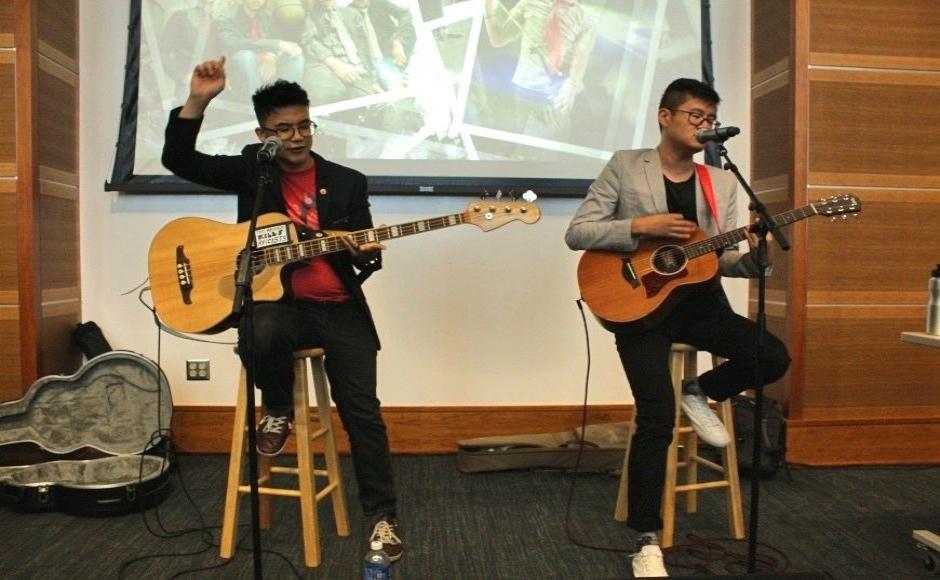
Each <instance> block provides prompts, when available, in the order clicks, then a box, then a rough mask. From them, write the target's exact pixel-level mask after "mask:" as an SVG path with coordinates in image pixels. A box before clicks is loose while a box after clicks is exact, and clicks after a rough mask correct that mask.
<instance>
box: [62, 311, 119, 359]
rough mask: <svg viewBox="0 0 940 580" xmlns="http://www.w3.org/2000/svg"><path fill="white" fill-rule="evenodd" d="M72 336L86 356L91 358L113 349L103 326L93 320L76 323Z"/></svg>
mask: <svg viewBox="0 0 940 580" xmlns="http://www.w3.org/2000/svg"><path fill="white" fill-rule="evenodd" d="M72 338H73V339H74V340H75V344H77V345H78V348H79V349H80V350H81V351H82V354H83V355H85V358H87V359H89V360H91V359H93V358H95V357H96V356H98V355H99V354H104V353H106V352H110V351H111V350H112V348H111V345H110V344H109V343H108V339H106V338H105V337H104V333H103V332H101V328H100V327H99V326H98V325H97V324H96V323H95V322H94V321H92V320H90V321H88V322H83V323H81V324H78V325H76V326H75V330H73V331H72Z"/></svg>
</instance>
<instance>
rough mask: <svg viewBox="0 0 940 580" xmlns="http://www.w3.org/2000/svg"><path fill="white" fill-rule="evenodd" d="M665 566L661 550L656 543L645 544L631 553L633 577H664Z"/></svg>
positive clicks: (665, 574) (667, 574)
mask: <svg viewBox="0 0 940 580" xmlns="http://www.w3.org/2000/svg"><path fill="white" fill-rule="evenodd" d="M667 576H669V573H668V572H666V566H665V565H664V564H663V552H662V550H660V549H659V546H657V545H656V544H646V545H645V546H643V547H642V548H640V551H639V552H637V553H636V554H634V555H633V577H634V578H666V577H667Z"/></svg>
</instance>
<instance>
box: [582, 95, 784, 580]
mask: <svg viewBox="0 0 940 580" xmlns="http://www.w3.org/2000/svg"><path fill="white" fill-rule="evenodd" d="M719 101H720V98H719V96H718V94H717V93H716V92H715V91H714V90H713V89H712V88H711V87H709V86H708V85H706V84H704V83H702V82H700V81H697V80H693V79H677V80H675V81H673V82H672V83H670V85H669V86H668V87H667V88H666V90H665V92H664V93H663V96H662V99H661V100H660V104H659V111H658V112H657V119H658V121H659V126H660V142H659V146H658V147H656V148H655V149H638V150H633V151H618V152H616V153H615V154H614V156H613V157H612V158H611V160H610V162H608V164H607V166H606V167H605V168H604V170H603V171H602V172H601V174H600V175H599V176H598V178H597V179H596V180H595V181H594V183H593V184H592V185H591V187H590V188H589V189H588V193H587V196H586V197H585V199H584V201H583V202H582V203H581V206H580V207H579V208H578V210H577V212H576V213H575V215H574V218H573V219H572V220H571V224H570V225H569V226H568V230H567V232H566V233H565V241H566V242H567V244H568V247H570V248H571V249H572V250H613V251H620V252H632V251H634V250H636V249H637V247H638V245H639V243H640V241H641V240H642V239H643V238H650V237H651V238H669V239H672V240H673V241H674V243H676V244H682V243H683V242H685V241H688V240H689V239H690V238H691V236H692V234H693V233H695V232H696V231H697V230H698V229H701V230H703V231H704V232H705V234H706V235H707V236H714V235H718V234H720V233H722V232H727V231H730V230H733V229H735V228H736V227H737V219H736V215H737V195H736V183H735V180H734V177H733V176H731V175H730V174H728V173H725V172H723V171H720V170H718V169H716V168H713V167H708V168H705V167H704V166H700V167H699V168H698V169H697V168H696V164H695V163H694V162H693V159H692V156H693V155H694V154H695V153H698V152H699V151H701V150H702V149H703V145H702V144H701V143H699V141H698V140H697V139H696V133H697V132H698V131H699V130H700V129H703V128H714V127H716V126H717V125H718V122H717V120H716V113H717V110H718V102H719ZM700 172H707V174H706V175H707V179H700V175H701V174H700ZM702 181H706V182H708V181H710V182H711V187H710V188H709V186H708V183H705V184H704V187H703V183H702ZM708 189H711V190H712V191H713V193H712V196H711V197H712V198H713V200H714V205H713V206H712V204H711V203H710V202H709V200H708V197H709V196H708V195H707V191H708ZM748 242H749V244H750V245H751V247H752V248H753V247H754V246H755V245H756V242H757V240H756V237H754V236H750V235H749V236H748ZM718 265H719V272H720V273H721V274H722V275H724V276H733V277H753V276H756V275H757V274H758V273H759V269H758V264H757V260H756V252H753V253H752V252H748V253H743V254H742V253H740V252H739V251H738V250H737V248H726V249H724V250H723V251H721V252H720V256H719V261H718ZM615 336H616V342H617V351H618V353H619V354H620V360H621V362H622V363H623V368H624V371H626V375H627V379H628V380H629V382H630V389H631V390H632V392H633V398H634V402H635V420H636V432H635V433H634V435H633V444H632V446H631V449H630V459H629V461H630V465H629V468H630V486H629V492H628V493H629V498H628V502H629V506H630V509H629V514H630V515H629V519H628V521H627V524H628V525H629V526H630V527H631V528H632V529H634V530H636V531H637V532H639V533H640V536H639V538H638V540H637V546H636V554H635V555H634V557H633V572H634V576H636V577H651V576H666V575H667V572H666V569H665V566H664V565H663V558H662V552H661V551H660V549H659V546H658V538H657V532H658V531H659V530H660V529H662V526H663V522H662V518H661V516H660V507H661V504H662V493H663V484H664V479H665V471H666V453H667V450H668V448H669V444H670V442H671V441H672V430H673V423H674V421H675V411H674V409H675V401H674V396H673V389H672V381H671V378H670V375H669V363H668V361H669V349H670V347H671V345H672V343H675V342H681V343H686V344H690V345H692V346H695V347H697V348H699V349H701V350H707V351H709V352H711V353H713V354H716V355H718V356H721V357H724V358H726V359H727V362H725V363H723V364H721V365H719V366H718V367H716V368H714V369H712V370H709V371H708V372H706V373H704V374H702V375H701V376H699V377H698V378H697V379H692V380H688V381H686V382H685V383H684V384H683V393H682V401H681V405H682V409H683V411H684V412H685V414H686V415H687V416H688V417H689V420H690V421H691V423H692V425H693V427H694V428H695V430H696V432H697V433H698V435H699V436H700V437H701V438H702V440H704V441H705V442H707V443H709V444H712V445H715V446H719V447H721V446H724V445H727V443H728V432H727V430H726V429H725V428H724V425H722V424H721V422H720V421H719V420H718V418H717V417H716V416H715V415H714V413H712V411H711V409H710V408H709V407H708V402H707V398H706V397H711V398H712V399H714V400H716V401H722V400H725V399H727V398H729V397H731V396H733V395H736V394H738V393H740V392H741V391H743V390H745V389H748V388H751V387H752V386H753V385H752V382H753V378H754V364H753V362H754V347H755V345H756V343H757V326H756V324H755V323H754V322H753V321H751V320H749V319H747V318H745V317H743V316H740V315H738V314H735V313H734V312H733V311H732V310H731V306H730V304H729V303H728V300H727V298H726V297H725V295H724V292H723V291H722V290H721V288H720V287H717V288H715V287H712V286H708V285H702V287H701V290H700V291H698V292H694V293H691V294H689V295H686V296H684V297H683V298H682V299H681V300H680V301H679V302H678V303H676V304H675V305H674V307H673V308H672V310H670V311H669V312H668V314H666V315H665V318H664V319H663V320H662V321H660V322H657V323H656V324H655V325H653V326H652V327H648V328H645V329H643V330H640V331H633V332H626V331H618V332H615ZM765 340H766V344H765V347H764V351H763V367H764V379H765V381H766V382H768V383H769V382H773V381H776V380H778V379H779V378H780V377H782V376H783V374H784V373H785V372H786V370H787V367H788V366H789V363H790V357H789V355H788V353H787V348H786V346H785V345H784V344H783V343H782V342H781V341H780V340H779V339H777V338H776V337H775V336H773V335H770V334H767V335H766V339H765Z"/></svg>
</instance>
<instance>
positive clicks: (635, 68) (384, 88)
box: [107, 0, 708, 195]
mask: <svg viewBox="0 0 940 580" xmlns="http://www.w3.org/2000/svg"><path fill="white" fill-rule="evenodd" d="M331 5H332V6H331ZM559 5H560V7H559ZM701 19H702V8H701V0H498V1H494V0H462V1H461V0H335V1H333V0H135V1H134V2H133V4H132V8H131V22H130V26H129V43H128V66H127V80H126V82H125V88H124V91H125V92H124V95H125V96H124V105H123V111H122V123H121V129H120V131H121V132H120V135H119V142H118V149H117V154H116V158H115V165H114V170H113V173H112V179H111V181H110V182H109V183H108V184H107V189H109V190H118V191H126V192H159V191H163V192H197V191H206V190H203V189H202V188H199V187H198V186H194V185H193V184H190V183H188V182H185V181H183V180H180V179H178V178H176V177H174V176H171V175H168V172H167V171H166V169H164V168H163V167H162V165H161V164H160V152H161V148H162V145H163V128H164V125H165V123H166V119H167V115H168V113H169V111H170V109H172V108H173V107H176V106H179V105H181V104H182V103H183V101H184V100H185V98H186V95H187V91H188V77H189V75H190V72H191V71H192V69H193V66H194V65H195V64H196V63H198V62H200V61H202V60H204V59H208V58H218V57H220V56H222V55H225V57H226V59H227V65H226V71H227V78H228V85H227V88H226V90H225V91H223V93H221V94H220V95H219V96H218V97H217V98H216V99H215V100H214V101H213V102H212V104H211V106H210V108H209V109H208V110H207V112H206V116H205V121H204V123H203V126H202V131H201V133H200V135H199V142H198V148H199V149H200V150H201V151H203V152H206V153H215V154H234V153H237V152H238V151H240V150H241V148H242V147H243V146H244V145H246V144H248V143H251V142H254V141H256V140H257V137H256V136H255V133H254V129H255V127H257V126H258V121H257V120H256V119H255V117H254V114H253V112H252V110H251V99H250V96H251V93H252V92H253V91H254V90H256V89H257V88H258V86H260V85H262V84H265V83H266V82H270V81H271V80H274V79H276V78H286V79H289V80H295V81H297V82H299V83H300V84H301V85H302V86H304V88H306V89H307V91H308V93H309V95H310V98H311V109H310V113H311V118H312V119H313V120H314V121H315V122H316V123H317V125H318V129H317V135H316V136H315V137H314V149H315V150H316V151H318V152H319V153H320V154H322V155H324V156H326V157H327V158H329V159H332V160H333V161H336V162H339V163H342V164H345V165H348V166H350V167H354V168H355V169H358V170H360V171H362V172H364V173H365V174H366V175H368V176H369V178H370V187H371V189H372V190H373V192H375V193H383V192H385V193H429V194H430V193H439V194H450V193H455V194H456V193H460V194H462V193H466V192H482V191H483V189H487V188H489V189H496V188H501V189H504V190H506V189H512V188H521V189H525V188H530V187H537V188H538V190H539V191H540V193H542V194H548V195H552V194H555V195H583V193H584V191H585V189H586V187H587V185H588V184H589V183H590V181H591V180H592V179H593V178H594V177H595V176H596V175H597V174H598V172H599V171H600V170H601V169H602V167H603V166H604V164H605V163H606V161H607V160H608V159H609V158H610V156H611V154H612V153H613V151H615V150H617V149H624V148H634V147H642V146H651V145H654V144H655V143H656V142H657V141H658V128H657V125H656V120H655V108H656V105H657V103H658V99H659V97H660V94H661V92H662V90H663V88H664V87H665V85H666V84H668V82H669V81H670V80H672V79H674V78H677V77H692V78H699V77H700V76H701V71H702V46H703V41H704V42H705V43H707V42H708V39H707V38H704V39H703V32H702V25H701ZM337 21H338V22H339V24H336V23H337ZM705 34H706V35H707V31H706V32H705Z"/></svg>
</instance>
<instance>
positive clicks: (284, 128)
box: [261, 121, 317, 141]
mask: <svg viewBox="0 0 940 580" xmlns="http://www.w3.org/2000/svg"><path fill="white" fill-rule="evenodd" d="M261 130H262V131H267V132H268V133H274V134H275V135H277V138H278V139H281V140H283V141H287V140H288V139H293V138H294V131H295V130H296V131H297V132H298V133H300V136H301V137H309V136H311V135H315V134H316V132H317V124H316V123H314V122H313V121H301V122H300V123H297V124H296V125H287V124H284V125H278V126H277V127H261Z"/></svg>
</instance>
